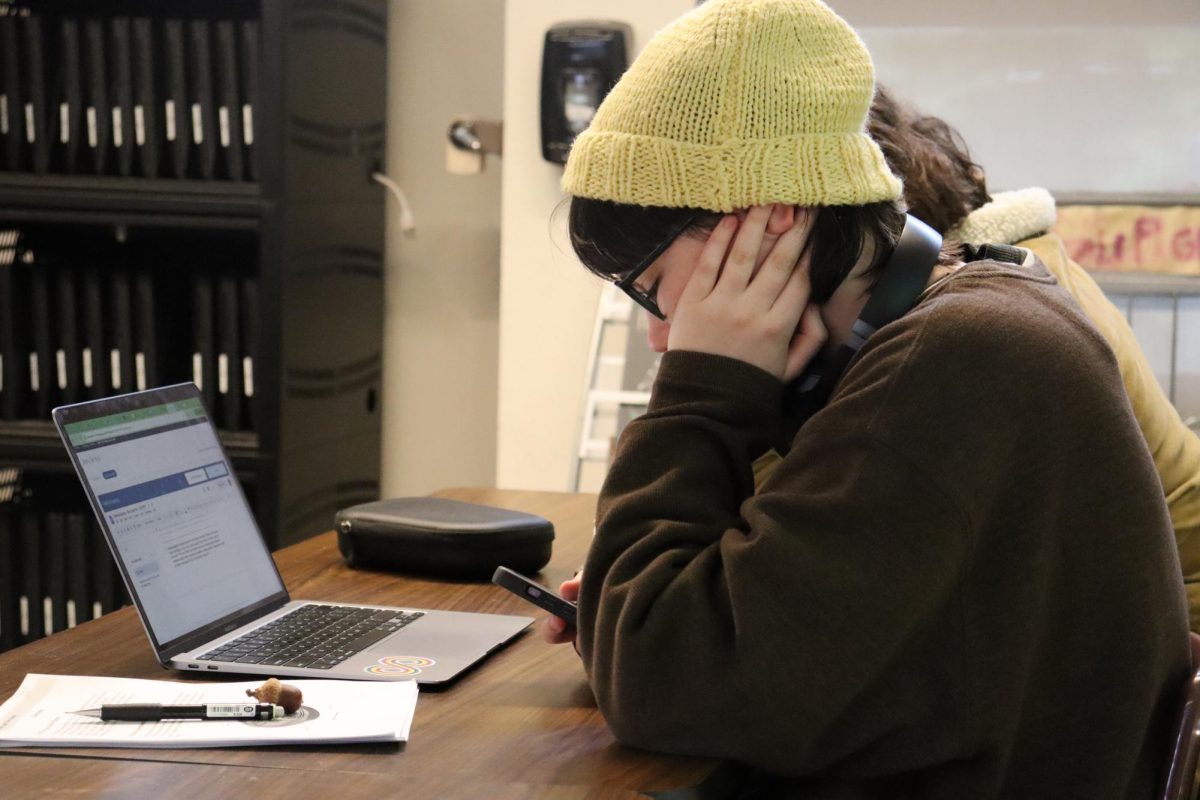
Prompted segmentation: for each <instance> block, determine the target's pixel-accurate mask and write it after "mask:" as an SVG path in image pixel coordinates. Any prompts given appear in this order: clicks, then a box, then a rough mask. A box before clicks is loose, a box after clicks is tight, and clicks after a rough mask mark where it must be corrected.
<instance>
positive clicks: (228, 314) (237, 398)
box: [217, 274, 242, 431]
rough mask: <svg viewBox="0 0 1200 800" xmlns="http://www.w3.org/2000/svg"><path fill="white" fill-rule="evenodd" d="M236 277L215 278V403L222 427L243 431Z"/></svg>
mask: <svg viewBox="0 0 1200 800" xmlns="http://www.w3.org/2000/svg"><path fill="white" fill-rule="evenodd" d="M239 313H240V311H239V308H238V290H237V277H236V276H234V275H228V274H226V275H221V276H219V277H218V278H217V402H218V403H219V404H220V407H221V408H220V417H219V419H220V421H221V427H222V428H226V429H228V430H231V431H236V430H238V429H240V428H241V427H242V375H241V369H240V366H241V350H240V349H239V344H240V342H239V339H240V338H241V337H239V336H238V315H239Z"/></svg>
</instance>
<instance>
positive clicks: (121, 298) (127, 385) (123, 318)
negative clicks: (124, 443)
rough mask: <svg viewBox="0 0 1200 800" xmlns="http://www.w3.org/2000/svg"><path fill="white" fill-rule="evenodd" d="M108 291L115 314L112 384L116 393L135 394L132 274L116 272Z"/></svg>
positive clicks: (111, 331) (111, 342)
mask: <svg viewBox="0 0 1200 800" xmlns="http://www.w3.org/2000/svg"><path fill="white" fill-rule="evenodd" d="M108 291H109V297H110V301H111V304H110V306H109V307H110V308H111V309H112V314H111V315H110V317H109V329H108V334H109V349H108V354H109V362H108V363H109V373H108V374H109V385H110V386H111V387H112V393H113V394H120V393H126V392H132V391H134V390H135V389H136V388H137V380H136V379H135V377H134V365H133V359H134V349H133V295H132V289H131V286H130V282H129V271H128V270H126V269H125V268H123V267H118V268H117V269H115V270H113V273H112V276H111V277H110V279H109V283H108Z"/></svg>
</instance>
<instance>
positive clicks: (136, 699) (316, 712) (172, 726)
mask: <svg viewBox="0 0 1200 800" xmlns="http://www.w3.org/2000/svg"><path fill="white" fill-rule="evenodd" d="M287 682H288V683H290V684H291V685H293V686H295V687H296V688H298V689H299V690H300V691H301V692H302V693H303V695H304V700H303V704H302V706H301V708H300V710H299V711H297V712H296V713H295V714H293V715H289V716H285V717H283V718H282V719H278V720H270V721H261V722H260V721H255V720H172V721H166V722H101V721H100V720H99V719H98V718H95V717H82V716H79V715H77V714H72V713H70V712H72V711H80V710H82V709H87V708H99V707H100V706H101V705H103V704H105V703H163V704H179V705H183V704H189V705H190V704H198V703H226V702H242V701H243V698H245V697H246V690H247V689H256V688H258V687H259V686H260V685H262V681H249V682H247V683H207V682H205V683H200V682H195V683H184V682H179V681H150V680H140V679H136V678H98V677H87V676H82V675H38V674H29V675H27V676H25V680H24V682H22V683H21V687H20V688H19V689H17V691H16V693H15V694H14V695H13V696H12V697H10V698H9V699H8V701H7V702H5V703H4V704H3V705H0V747H25V746H42V747H168V748H170V747H189V748H190V747H231V746H237V745H244V746H255V747H258V746H261V745H269V744H305V743H318V742H406V741H408V733H409V728H410V726H411V725H412V718H413V713H414V712H415V711H416V707H417V684H416V682H415V681H337V680H289V681H287Z"/></svg>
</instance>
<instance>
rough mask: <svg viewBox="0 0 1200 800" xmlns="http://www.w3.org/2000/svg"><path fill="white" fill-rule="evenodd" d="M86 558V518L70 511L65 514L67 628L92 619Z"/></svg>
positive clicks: (87, 558)
mask: <svg viewBox="0 0 1200 800" xmlns="http://www.w3.org/2000/svg"><path fill="white" fill-rule="evenodd" d="M88 556H89V554H88V541H87V517H85V516H84V515H83V514H82V513H80V512H78V511H72V512H70V513H69V514H67V543H66V558H67V627H74V626H76V625H78V624H80V623H82V622H87V621H88V620H89V619H92V602H91V598H90V594H89V592H88V572H89V568H90V565H91V563H92V560H91V558H89V557H88Z"/></svg>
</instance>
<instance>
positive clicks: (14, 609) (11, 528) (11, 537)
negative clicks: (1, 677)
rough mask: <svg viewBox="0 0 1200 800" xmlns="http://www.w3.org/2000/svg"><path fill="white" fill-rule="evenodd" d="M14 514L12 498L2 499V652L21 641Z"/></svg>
mask: <svg viewBox="0 0 1200 800" xmlns="http://www.w3.org/2000/svg"><path fill="white" fill-rule="evenodd" d="M15 517H16V514H15V512H14V511H13V505H12V502H11V500H4V501H2V502H0V652H3V651H5V650H11V649H12V648H14V647H17V646H18V645H20V644H21V587H20V583H19V582H18V575H17V566H16V562H17V553H18V547H17V543H18V540H17V536H16V532H15V525H14V521H15Z"/></svg>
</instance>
